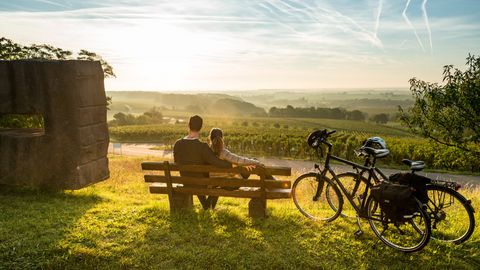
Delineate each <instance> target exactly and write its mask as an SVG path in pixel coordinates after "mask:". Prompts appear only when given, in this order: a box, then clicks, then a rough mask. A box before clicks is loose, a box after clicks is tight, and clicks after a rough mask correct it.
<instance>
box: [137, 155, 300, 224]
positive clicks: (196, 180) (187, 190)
mask: <svg viewBox="0 0 480 270" xmlns="http://www.w3.org/2000/svg"><path fill="white" fill-rule="evenodd" d="M142 169H143V170H145V171H150V172H151V173H152V174H146V175H145V182H147V183H151V184H150V187H149V188H150V193H156V194H168V199H169V203H170V211H176V210H179V209H192V208H193V195H206V196H219V197H235V198H250V199H251V200H250V202H249V204H248V209H249V215H250V216H251V217H265V216H266V207H267V200H269V199H285V198H290V196H291V183H290V181H288V180H287V181H281V180H267V179H265V178H266V176H268V175H272V176H290V175H291V168H288V167H272V166H268V167H256V168H255V169H254V170H252V171H250V172H247V170H246V169H245V168H243V167H234V168H230V169H224V168H218V167H214V166H210V165H178V164H175V163H169V162H168V161H165V162H142ZM180 171H181V172H190V173H210V177H186V176H180V175H179V172H180ZM212 173H215V174H217V173H221V174H222V176H220V177H214V176H213V177H212V175H211V174H212ZM241 173H250V175H251V176H250V177H249V179H241V178H238V177H236V176H239V175H240V174H241ZM173 174H177V175H173ZM224 175H226V176H224ZM250 178H258V179H250ZM192 185H193V186H192ZM195 185H197V186H195Z"/></svg>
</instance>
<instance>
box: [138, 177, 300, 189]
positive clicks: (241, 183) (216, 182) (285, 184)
mask: <svg viewBox="0 0 480 270" xmlns="http://www.w3.org/2000/svg"><path fill="white" fill-rule="evenodd" d="M170 179H171V183H174V184H183V185H212V186H220V187H261V181H259V180H251V179H248V180H245V179H235V178H200V177H186V176H170ZM145 182H147V183H168V177H167V176H162V175H145ZM290 187H291V183H290V181H279V180H265V188H268V189H272V188H290Z"/></svg>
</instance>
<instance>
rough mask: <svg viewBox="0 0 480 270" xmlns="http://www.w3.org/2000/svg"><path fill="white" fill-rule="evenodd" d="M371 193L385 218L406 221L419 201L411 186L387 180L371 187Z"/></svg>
mask: <svg viewBox="0 0 480 270" xmlns="http://www.w3.org/2000/svg"><path fill="white" fill-rule="evenodd" d="M371 194H372V196H373V198H374V199H375V201H376V202H378V204H379V205H380V209H381V210H382V212H383V213H384V214H385V218H387V219H390V220H392V221H405V220H407V219H409V218H411V216H412V215H413V213H415V211H416V209H417V207H418V203H417V200H416V199H415V196H414V195H413V190H412V188H411V187H409V186H406V185H399V184H393V183H390V182H387V181H383V182H381V183H380V184H379V185H377V186H374V187H372V188H371Z"/></svg>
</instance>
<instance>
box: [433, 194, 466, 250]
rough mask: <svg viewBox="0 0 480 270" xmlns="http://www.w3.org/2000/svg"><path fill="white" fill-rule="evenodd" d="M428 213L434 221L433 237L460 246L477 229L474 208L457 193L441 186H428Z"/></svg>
mask: <svg viewBox="0 0 480 270" xmlns="http://www.w3.org/2000/svg"><path fill="white" fill-rule="evenodd" d="M427 192H428V204H427V206H428V212H429V214H430V218H431V220H432V237H433V238H434V239H437V240H441V241H446V242H452V243H455V244H460V243H463V242H465V241H466V240H467V239H468V238H470V236H471V235H472V233H473V230H474V228H475V217H474V215H473V208H472V206H471V205H470V203H469V201H468V200H467V199H465V197H463V196H462V195H461V194H460V193H458V192H457V191H455V190H453V189H451V188H448V187H445V186H440V185H427Z"/></svg>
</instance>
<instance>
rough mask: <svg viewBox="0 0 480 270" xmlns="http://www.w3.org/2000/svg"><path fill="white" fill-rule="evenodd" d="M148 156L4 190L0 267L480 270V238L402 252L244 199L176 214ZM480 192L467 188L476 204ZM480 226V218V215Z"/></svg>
mask: <svg viewBox="0 0 480 270" xmlns="http://www.w3.org/2000/svg"><path fill="white" fill-rule="evenodd" d="M142 160H144V159H142V158H124V157H113V158H111V163H110V166H111V167H110V170H111V178H110V179H109V180H107V181H105V182H102V183H99V184H96V185H93V186H91V187H88V188H85V189H82V190H79V191H70V192H63V193H45V192H38V191H25V190H5V189H2V190H1V191H0V269H15V268H21V269H24V268H38V267H40V268H52V269H59V268H66V269H93V268H100V269H121V268H127V269H132V268H137V269H168V268H187V269H205V268H208V269H223V268H240V269H251V268H252V269H264V268H267V269H279V268H297V269H305V268H315V269H339V268H348V269H359V268H373V269H378V268H380V269H381V268H391V269H409V268H412V267H418V266H420V265H421V266H423V268H437V269H445V268H455V269H462V268H464V269H475V268H476V269H478V268H479V267H480V233H479V230H476V232H475V233H474V235H473V237H472V238H471V239H470V240H469V241H468V242H467V243H464V244H463V245H459V246H456V245H451V244H445V243H440V242H437V241H433V240H432V242H431V243H430V244H429V245H428V246H427V247H426V248H425V249H424V250H423V251H422V252H420V253H416V254H403V253H399V252H396V251H394V250H392V249H390V248H387V247H386V246H384V245H383V244H381V243H379V241H378V240H376V238H375V237H374V235H373V233H372V232H371V231H370V229H369V227H368V224H367V223H366V222H363V229H364V230H365V232H366V233H365V234H364V235H363V236H362V237H361V238H360V239H356V238H355V237H354V236H353V233H354V232H355V230H356V225H355V223H354V221H348V220H345V219H338V220H336V221H334V222H332V223H327V224H325V223H316V222H311V221H309V220H306V219H305V218H304V217H303V216H301V215H300V213H299V212H298V211H297V210H296V208H295V206H294V204H293V203H292V201H290V200H281V201H273V202H269V205H268V208H269V214H270V217H269V218H267V219H264V220H252V219H250V218H248V216H247V212H248V209H247V204H248V201H247V200H241V199H226V198H221V199H220V201H219V205H218V209H217V210H215V211H203V210H200V209H199V208H198V203H197V209H196V210H195V212H193V213H185V214H180V215H170V212H169V208H168V200H167V198H166V196H164V195H151V194H148V191H147V186H146V184H145V183H144V182H143V179H142V172H141V171H140V169H139V163H140V162H141V161H142ZM478 194H479V191H478V190H477V191H474V192H469V193H468V194H467V197H470V198H473V204H474V206H478V205H480V198H479V196H478ZM476 219H477V220H479V214H478V213H477V214H476Z"/></svg>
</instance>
